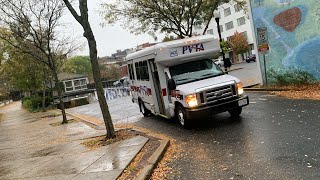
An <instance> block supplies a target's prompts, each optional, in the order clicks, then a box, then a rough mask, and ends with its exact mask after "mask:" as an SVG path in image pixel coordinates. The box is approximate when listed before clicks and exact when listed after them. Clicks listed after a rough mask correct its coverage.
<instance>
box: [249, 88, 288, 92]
mask: <svg viewBox="0 0 320 180" xmlns="http://www.w3.org/2000/svg"><path fill="white" fill-rule="evenodd" d="M244 90H245V91H259V92H261V91H289V89H281V88H244Z"/></svg>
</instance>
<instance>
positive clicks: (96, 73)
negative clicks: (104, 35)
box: [83, 22, 115, 138]
mask: <svg viewBox="0 0 320 180" xmlns="http://www.w3.org/2000/svg"><path fill="white" fill-rule="evenodd" d="M83 29H84V31H85V33H84V36H85V37H86V38H87V41H88V44H89V51H90V60H91V66H92V72H93V79H94V82H95V88H96V91H97V95H98V101H99V104H100V108H101V112H102V116H103V120H104V124H105V126H106V130H107V138H113V137H114V134H115V132H114V127H113V123H112V119H111V115H110V112H109V107H108V104H107V101H106V98H105V95H104V90H103V86H102V81H101V74H100V70H99V69H100V68H99V64H98V55H97V54H98V52H97V43H96V40H95V37H94V35H93V32H92V30H91V27H90V24H89V22H87V23H83Z"/></svg>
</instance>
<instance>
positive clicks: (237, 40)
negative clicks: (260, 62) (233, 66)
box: [229, 31, 250, 57]
mask: <svg viewBox="0 0 320 180" xmlns="http://www.w3.org/2000/svg"><path fill="white" fill-rule="evenodd" d="M229 44H230V46H231V48H232V50H233V54H234V55H238V54H243V53H246V52H248V50H249V48H250V46H249V44H248V40H247V38H246V37H245V36H244V34H243V33H239V32H237V31H236V32H235V33H234V34H233V35H232V36H231V38H230V40H229ZM234 57H237V56H234Z"/></svg>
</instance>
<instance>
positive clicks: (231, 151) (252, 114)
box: [135, 93, 320, 179]
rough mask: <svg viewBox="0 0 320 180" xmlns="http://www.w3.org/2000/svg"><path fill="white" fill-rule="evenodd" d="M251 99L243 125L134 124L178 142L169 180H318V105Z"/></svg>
mask: <svg viewBox="0 0 320 180" xmlns="http://www.w3.org/2000/svg"><path fill="white" fill-rule="evenodd" d="M247 94H248V95H249V97H250V101H251V104H250V105H249V106H247V107H245V108H244V109H243V112H242V115H241V118H239V119H232V118H230V116H229V114H228V113H222V114H219V115H215V116H214V117H213V119H211V120H204V121H201V122H196V123H195V127H194V128H193V129H191V130H185V129H182V128H181V127H179V126H178V124H177V123H176V122H174V121H170V120H166V119H163V118H161V117H148V118H144V117H141V119H140V120H139V121H138V122H136V123H135V124H136V125H138V126H141V127H145V128H148V129H151V130H153V131H156V132H160V133H162V134H165V135H168V136H170V137H172V138H174V139H176V141H177V144H178V145H179V146H180V148H179V149H181V150H182V151H181V152H180V153H179V154H180V156H179V157H178V158H177V159H176V160H174V161H173V162H172V163H170V167H171V168H172V169H173V173H172V175H171V177H170V179H178V178H179V179H320V166H319V165H320V163H319V160H320V158H319V153H320V137H319V136H320V111H319V107H320V101H312V100H292V99H286V98H281V97H277V96H272V95H269V94H266V93H247Z"/></svg>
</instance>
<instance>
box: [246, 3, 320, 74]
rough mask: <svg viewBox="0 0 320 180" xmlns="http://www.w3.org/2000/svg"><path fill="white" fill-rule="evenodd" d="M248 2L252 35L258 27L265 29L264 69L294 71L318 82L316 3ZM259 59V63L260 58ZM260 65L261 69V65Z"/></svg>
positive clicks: (319, 43) (319, 35) (318, 7)
mask: <svg viewBox="0 0 320 180" xmlns="http://www.w3.org/2000/svg"><path fill="white" fill-rule="evenodd" d="M250 3H251V12H252V19H253V24H254V29H255V34H256V29H257V28H259V27H267V28H268V36H269V46H270V52H269V54H268V55H267V56H266V61H267V63H266V64H267V69H270V68H272V69H274V70H276V71H278V72H280V73H281V72H284V71H285V70H289V69H290V68H297V69H300V70H303V71H307V72H309V73H310V74H312V75H313V76H314V77H315V78H317V79H318V80H320V5H319V1H315V0H304V1H299V0H250ZM259 59H261V60H262V56H261V55H260V56H259ZM260 62H261V61H260ZM260 64H261V65H260V66H261V68H263V63H260ZM262 72H263V71H262Z"/></svg>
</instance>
